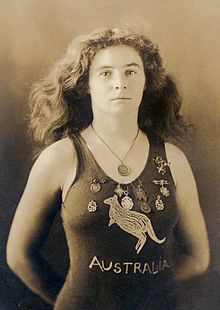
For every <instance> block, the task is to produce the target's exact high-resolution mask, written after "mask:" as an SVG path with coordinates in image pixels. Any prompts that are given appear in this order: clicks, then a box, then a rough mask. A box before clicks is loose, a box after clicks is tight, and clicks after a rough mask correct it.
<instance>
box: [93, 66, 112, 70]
mask: <svg viewBox="0 0 220 310" xmlns="http://www.w3.org/2000/svg"><path fill="white" fill-rule="evenodd" d="M113 68H114V67H113V66H100V67H98V68H97V69H96V70H95V71H100V70H103V69H113Z"/></svg>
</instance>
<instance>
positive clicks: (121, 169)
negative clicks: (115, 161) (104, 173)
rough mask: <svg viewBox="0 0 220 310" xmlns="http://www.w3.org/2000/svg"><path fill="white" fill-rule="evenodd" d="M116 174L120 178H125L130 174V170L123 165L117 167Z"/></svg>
mask: <svg viewBox="0 0 220 310" xmlns="http://www.w3.org/2000/svg"><path fill="white" fill-rule="evenodd" d="M118 173H119V174H120V175H121V176H123V177H126V176H127V175H129V173H130V168H129V167H128V166H127V165H125V164H121V165H119V166H118Z"/></svg>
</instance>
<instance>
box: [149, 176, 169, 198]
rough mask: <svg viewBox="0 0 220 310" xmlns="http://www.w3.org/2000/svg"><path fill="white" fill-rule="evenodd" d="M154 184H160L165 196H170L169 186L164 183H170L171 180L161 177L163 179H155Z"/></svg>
mask: <svg viewBox="0 0 220 310" xmlns="http://www.w3.org/2000/svg"><path fill="white" fill-rule="evenodd" d="M152 182H153V183H154V184H157V185H160V192H161V194H162V195H163V196H165V197H168V196H170V191H169V190H168V188H167V187H166V186H164V185H168V184H169V182H168V181H167V180H164V179H161V180H153V181H152Z"/></svg>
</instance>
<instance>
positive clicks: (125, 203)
mask: <svg viewBox="0 0 220 310" xmlns="http://www.w3.org/2000/svg"><path fill="white" fill-rule="evenodd" d="M121 205H122V207H123V208H124V209H125V210H131V209H132V208H133V205H134V202H133V200H132V199H131V197H129V196H128V195H126V196H124V197H123V198H122V200H121Z"/></svg>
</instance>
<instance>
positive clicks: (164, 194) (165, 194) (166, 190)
mask: <svg viewBox="0 0 220 310" xmlns="http://www.w3.org/2000/svg"><path fill="white" fill-rule="evenodd" d="M160 192H161V194H162V195H163V196H165V197H168V196H170V192H169V190H168V188H167V187H165V186H162V187H161V188H160Z"/></svg>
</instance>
